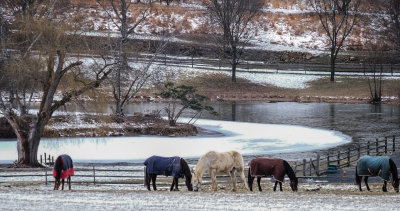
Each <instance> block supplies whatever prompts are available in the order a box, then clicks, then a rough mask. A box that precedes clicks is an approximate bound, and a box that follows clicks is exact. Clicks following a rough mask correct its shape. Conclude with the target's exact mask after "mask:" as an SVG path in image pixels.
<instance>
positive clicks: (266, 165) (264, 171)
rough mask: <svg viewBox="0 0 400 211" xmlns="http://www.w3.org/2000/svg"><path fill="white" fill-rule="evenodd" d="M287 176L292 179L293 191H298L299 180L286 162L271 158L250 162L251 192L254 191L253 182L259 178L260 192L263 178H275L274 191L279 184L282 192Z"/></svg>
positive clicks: (249, 179) (256, 159) (249, 180)
mask: <svg viewBox="0 0 400 211" xmlns="http://www.w3.org/2000/svg"><path fill="white" fill-rule="evenodd" d="M285 174H287V175H288V177H289V179H290V187H291V188H292V191H297V185H298V179H297V177H296V174H295V173H294V171H293V169H292V167H291V166H290V165H289V163H288V162H287V161H286V160H282V159H270V158H254V159H253V160H251V161H250V162H249V173H248V182H249V187H250V191H253V181H254V178H255V177H257V184H258V190H259V191H262V189H261V185H260V182H261V177H263V176H273V177H274V179H275V180H276V181H275V186H274V191H276V186H277V185H278V183H279V187H280V191H282V182H283V181H284V178H285Z"/></svg>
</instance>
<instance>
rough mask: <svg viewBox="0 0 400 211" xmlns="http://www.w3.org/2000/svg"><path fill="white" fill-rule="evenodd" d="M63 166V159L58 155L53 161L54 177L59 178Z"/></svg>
mask: <svg viewBox="0 0 400 211" xmlns="http://www.w3.org/2000/svg"><path fill="white" fill-rule="evenodd" d="M63 168H64V160H63V158H62V157H61V156H58V157H57V159H56V162H55V163H54V170H55V171H56V179H57V180H58V179H60V177H61V171H62V170H63Z"/></svg>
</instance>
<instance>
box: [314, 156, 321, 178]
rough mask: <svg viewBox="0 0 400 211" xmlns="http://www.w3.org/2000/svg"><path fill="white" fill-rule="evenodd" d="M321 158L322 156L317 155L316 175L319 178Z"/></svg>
mask: <svg viewBox="0 0 400 211" xmlns="http://www.w3.org/2000/svg"><path fill="white" fill-rule="evenodd" d="M320 158H321V156H320V155H319V153H317V166H316V169H315V173H316V174H317V176H319V163H320V161H319V159H320Z"/></svg>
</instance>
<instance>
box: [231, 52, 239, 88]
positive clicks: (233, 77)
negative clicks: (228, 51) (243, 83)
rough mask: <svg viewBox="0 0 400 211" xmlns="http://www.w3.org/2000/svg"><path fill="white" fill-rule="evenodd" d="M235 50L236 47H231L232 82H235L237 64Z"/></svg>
mask: <svg viewBox="0 0 400 211" xmlns="http://www.w3.org/2000/svg"><path fill="white" fill-rule="evenodd" d="M236 60H237V51H236V47H233V48H232V82H233V83H236V66H237V63H238V62H237V61H236Z"/></svg>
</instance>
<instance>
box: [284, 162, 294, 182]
mask: <svg viewBox="0 0 400 211" xmlns="http://www.w3.org/2000/svg"><path fill="white" fill-rule="evenodd" d="M283 166H284V167H285V170H286V174H287V175H288V177H289V179H290V180H294V179H297V177H296V173H294V171H293V169H292V167H291V166H290V164H289V163H288V162H287V161H286V160H283Z"/></svg>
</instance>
